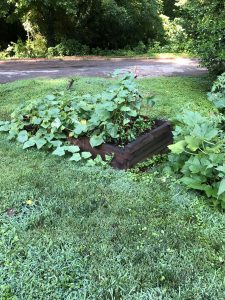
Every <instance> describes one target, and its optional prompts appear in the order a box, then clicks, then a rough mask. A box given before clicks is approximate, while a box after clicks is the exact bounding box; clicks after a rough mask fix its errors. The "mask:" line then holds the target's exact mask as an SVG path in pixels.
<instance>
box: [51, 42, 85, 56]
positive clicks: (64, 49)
mask: <svg viewBox="0 0 225 300" xmlns="http://www.w3.org/2000/svg"><path fill="white" fill-rule="evenodd" d="M88 54H90V48H89V47H88V46H86V45H82V44H81V43H79V42H78V41H76V40H73V39H69V40H65V39H64V40H62V42H61V43H60V44H58V45H56V46H55V47H50V48H48V55H49V56H71V55H88Z"/></svg>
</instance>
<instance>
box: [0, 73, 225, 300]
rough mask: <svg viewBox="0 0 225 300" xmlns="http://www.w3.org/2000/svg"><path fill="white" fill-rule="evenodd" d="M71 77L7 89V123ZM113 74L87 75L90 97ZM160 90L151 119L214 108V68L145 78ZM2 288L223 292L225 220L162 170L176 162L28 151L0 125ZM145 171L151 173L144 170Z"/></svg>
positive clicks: (82, 294)
mask: <svg viewBox="0 0 225 300" xmlns="http://www.w3.org/2000/svg"><path fill="white" fill-rule="evenodd" d="M67 81H68V80H67V79H57V80H44V79H35V80H26V81H20V82H14V83H9V84H5V85H1V86H0V120H10V114H11V113H12V111H14V110H15V108H17V107H18V105H19V104H21V103H24V102H26V101H29V100H31V99H33V100H35V99H37V98H40V97H43V96H45V95H47V94H49V93H52V92H53V91H55V90H58V91H62V90H63V89H65V86H66V84H67ZM111 81H112V80H111V79H100V78H77V80H76V81H75V84H74V87H73V91H76V92H77V93H78V94H86V93H87V92H90V93H99V92H102V91H103V90H104V89H105V88H106V87H108V85H109V83H111ZM138 84H139V89H140V91H141V92H142V93H143V94H144V95H146V96H147V95H149V94H150V93H154V94H156V105H155V106H154V108H151V107H148V106H147V105H146V106H145V107H144V112H145V113H146V114H147V115H149V116H151V117H157V118H158V117H161V118H174V117H175V116H177V114H179V113H182V111H183V110H192V111H197V112H200V113H203V114H204V115H209V114H211V113H212V112H213V111H216V108H215V107H214V106H213V104H212V103H211V102H210V101H208V99H207V95H206V93H207V91H208V90H209V88H210V82H209V80H208V79H207V77H171V78H166V77H164V78H163V77H161V78H148V79H140V80H138ZM0 158H1V159H0V172H1V175H0V226H1V227H0V230H1V239H0V248H1V253H0V295H1V298H2V299H4V300H6V299H7V300H9V299H15V300H17V299H18V300H22V299H43V300H44V299H68V300H69V299H71V300H72V299H73V300H74V299H78V300H80V299H82V300H84V299H92V300H94V299H99V300H100V299H105V300H106V299H115V300H118V299H124V300H125V299H126V300H136V299H138V300H139V299H140V300H142V299H143V300H150V299H153V300H158V299H159V300H160V299H166V300H170V299H180V300H189V299H190V300H191V299H196V300H200V299H201V300H203V299H204V300H205V299H209V300H212V299H215V300H220V299H221V300H222V299H224V298H225V281H224V278H225V269H224V263H225V254H224V253H225V251H224V248H225V246H224V245H225V244H224V242H225V234H224V228H225V217H224V213H223V212H221V211H220V209H218V208H215V207H214V206H212V205H211V202H209V200H208V198H206V197H205V196H204V194H201V193H198V192H194V191H189V190H187V189H186V188H185V187H184V186H182V185H181V184H180V183H179V182H178V180H177V177H175V176H169V175H168V176H167V175H166V174H164V173H163V172H162V166H163V164H164V161H165V159H163V158H159V157H157V158H154V159H149V160H148V162H147V163H145V164H144V166H143V164H142V165H141V166H140V167H139V168H138V167H136V168H135V169H133V170H129V171H118V170H114V169H112V168H111V167H109V166H108V165H105V166H98V165H95V166H92V167H90V166H87V165H86V164H85V163H83V162H76V163H75V162H73V161H68V160H67V159H66V158H64V157H63V158H62V157H57V156H53V155H51V154H49V153H47V152H46V151H42V150H35V149H32V148H31V149H26V150H23V149H22V147H21V146H20V145H18V144H17V143H16V142H14V141H8V140H7V135H6V134H3V133H1V134H0ZM143 170H144V171H145V172H143Z"/></svg>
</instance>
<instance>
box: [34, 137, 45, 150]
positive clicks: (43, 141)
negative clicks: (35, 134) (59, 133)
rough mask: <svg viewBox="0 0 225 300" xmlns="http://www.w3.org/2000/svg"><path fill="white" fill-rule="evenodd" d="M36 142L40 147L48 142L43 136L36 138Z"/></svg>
mask: <svg viewBox="0 0 225 300" xmlns="http://www.w3.org/2000/svg"><path fill="white" fill-rule="evenodd" d="M35 143H36V146H37V148H38V149H41V148H42V147H43V146H44V145H45V144H46V143H47V141H46V140H45V139H43V138H37V139H35Z"/></svg>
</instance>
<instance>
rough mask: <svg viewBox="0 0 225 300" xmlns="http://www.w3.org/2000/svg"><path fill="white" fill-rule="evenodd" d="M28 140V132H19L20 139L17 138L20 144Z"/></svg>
mask: <svg viewBox="0 0 225 300" xmlns="http://www.w3.org/2000/svg"><path fill="white" fill-rule="evenodd" d="M27 140H28V133H27V131H26V130H22V131H20V132H19V134H18V137H17V141H18V142H19V143H22V144H23V143H25V142H26V141H27Z"/></svg>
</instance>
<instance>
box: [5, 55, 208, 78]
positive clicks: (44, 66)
mask: <svg viewBox="0 0 225 300" xmlns="http://www.w3.org/2000/svg"><path fill="white" fill-rule="evenodd" d="M135 67H136V68H137V72H138V74H139V76H140V77H157V76H193V75H201V74H205V73H207V70H206V69H205V68H201V67H199V62H198V60H197V59H189V58H173V59H162V58H159V59H128V58H112V59H99V58H94V59H64V60H47V59H36V60H10V61H0V83H6V82H11V81H15V80H19V79H28V78H34V77H50V78H59V77H69V76H77V75H79V76H102V77H107V76H109V75H110V74H111V73H112V72H113V71H114V70H115V69H122V70H123V71H126V70H134V68H135Z"/></svg>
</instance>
